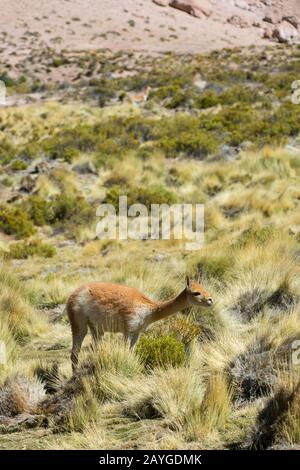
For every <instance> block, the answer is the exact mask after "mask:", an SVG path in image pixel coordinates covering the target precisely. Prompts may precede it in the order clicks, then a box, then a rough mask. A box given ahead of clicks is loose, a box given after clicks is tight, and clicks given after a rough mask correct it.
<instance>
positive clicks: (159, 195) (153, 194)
mask: <svg viewBox="0 0 300 470" xmlns="http://www.w3.org/2000/svg"><path fill="white" fill-rule="evenodd" d="M124 195H126V196H127V198H128V199H127V204H128V205H132V204H136V203H140V204H144V205H145V206H146V207H147V208H148V209H149V208H150V207H151V204H175V203H176V202H177V196H176V194H175V193H174V192H173V191H171V190H169V189H167V188H165V187H164V186H161V185H159V184H157V185H151V186H142V187H140V186H131V187H130V188H129V189H128V188H123V187H122V186H119V185H113V186H111V187H110V188H109V189H108V191H107V194H106V200H105V202H106V203H108V204H112V205H113V206H114V207H115V208H116V209H118V207H119V197H120V196H124Z"/></svg>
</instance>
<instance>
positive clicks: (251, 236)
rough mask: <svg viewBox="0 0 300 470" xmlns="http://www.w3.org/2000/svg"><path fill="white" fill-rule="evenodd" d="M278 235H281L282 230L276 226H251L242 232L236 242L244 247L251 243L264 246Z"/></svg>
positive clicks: (240, 246) (238, 245)
mask: <svg viewBox="0 0 300 470" xmlns="http://www.w3.org/2000/svg"><path fill="white" fill-rule="evenodd" d="M278 237H280V231H279V230H278V229H276V228H275V227H270V226H266V227H251V228H249V229H248V230H245V231H244V232H243V233H242V235H241V236H240V237H239V239H238V241H237V242H236V246H237V247H239V248H242V247H244V246H246V245H248V244H249V243H254V244H255V245H257V246H262V245H265V244H266V243H268V242H269V241H270V240H273V239H274V238H278Z"/></svg>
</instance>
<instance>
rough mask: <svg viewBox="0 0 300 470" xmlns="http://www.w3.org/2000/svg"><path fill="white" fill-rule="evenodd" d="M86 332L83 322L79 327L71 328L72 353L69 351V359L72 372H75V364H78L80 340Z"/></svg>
mask: <svg viewBox="0 0 300 470" xmlns="http://www.w3.org/2000/svg"><path fill="white" fill-rule="evenodd" d="M86 334H87V325H86V324H83V325H81V326H80V327H79V328H74V329H73V346H72V353H71V361H72V369H73V373H75V372H76V369H77V365H78V355H79V353H80V349H81V345H82V341H83V340H84V338H85V335H86Z"/></svg>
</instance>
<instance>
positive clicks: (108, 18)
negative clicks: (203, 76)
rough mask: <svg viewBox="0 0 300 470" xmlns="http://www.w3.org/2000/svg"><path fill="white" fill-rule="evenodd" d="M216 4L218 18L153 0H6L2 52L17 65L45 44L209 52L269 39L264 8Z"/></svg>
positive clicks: (3, 2) (220, 0) (1, 22)
mask: <svg viewBox="0 0 300 470" xmlns="http://www.w3.org/2000/svg"><path fill="white" fill-rule="evenodd" d="M211 3H212V5H213V14H212V16H211V17H210V18H205V19H199V18H195V17H193V16H191V15H188V14H187V13H184V12H182V11H179V10H176V9H174V8H171V7H161V6H159V5H156V4H154V3H153V2H152V0H72V1H70V0H52V1H51V2H48V1H46V0H40V1H38V2H37V0H1V16H0V32H1V52H2V56H3V57H6V58H7V59H9V61H10V62H11V63H14V62H15V61H18V60H21V59H22V57H24V56H26V54H27V53H28V52H29V51H30V49H31V48H33V47H34V48H39V47H44V46H48V47H51V48H56V49H58V50H61V49H64V48H66V49H76V50H78V49H99V48H109V49H111V50H113V51H118V50H130V49H133V50H142V51H147V52H155V51H160V52H161V51H168V50H173V51H176V52H179V51H182V52H187V51H189V52H203V51H209V50H211V49H216V48H222V47H229V46H235V45H239V46H243V45H250V44H254V43H256V44H257V43H264V42H265V40H263V39H262V32H263V24H260V23H259V22H260V20H261V16H262V14H261V11H260V13H259V14H258V13H257V11H256V10H254V11H248V10H245V9H244V8H241V7H237V6H235V5H234V3H239V4H241V6H242V7H243V3H245V2H231V1H228V0H226V1H224V0H218V1H213V0H212V2H211ZM250 3H255V2H250ZM259 3H260V2H259ZM253 8H254V7H253ZM263 11H264V9H263ZM234 14H240V15H242V16H246V17H247V21H246V22H245V24H244V25H243V27H240V26H237V25H235V24H230V23H228V18H230V16H232V15H234ZM255 21H256V23H255ZM253 23H255V24H257V26H253Z"/></svg>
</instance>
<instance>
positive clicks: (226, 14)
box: [153, 0, 300, 43]
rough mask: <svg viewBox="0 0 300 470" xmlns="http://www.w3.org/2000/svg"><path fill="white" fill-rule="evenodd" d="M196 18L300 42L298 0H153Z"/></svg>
mask: <svg viewBox="0 0 300 470" xmlns="http://www.w3.org/2000/svg"><path fill="white" fill-rule="evenodd" d="M153 2H154V3H156V4H157V5H160V6H164V7H167V6H169V7H173V8H176V9H177V10H181V11H183V12H185V13H188V14H189V15H192V16H194V17H195V18H198V19H202V20H205V19H213V20H214V21H215V22H218V23H219V25H221V24H225V23H227V24H229V25H231V26H233V27H235V28H238V29H245V28H249V29H251V28H252V29H253V28H260V30H261V32H260V33H259V34H260V35H261V37H263V38H265V39H269V40H273V41H278V42H281V43H300V10H299V3H298V0H286V1H282V0H273V1H268V0H232V1H230V2H229V1H228V0H153Z"/></svg>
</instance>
